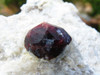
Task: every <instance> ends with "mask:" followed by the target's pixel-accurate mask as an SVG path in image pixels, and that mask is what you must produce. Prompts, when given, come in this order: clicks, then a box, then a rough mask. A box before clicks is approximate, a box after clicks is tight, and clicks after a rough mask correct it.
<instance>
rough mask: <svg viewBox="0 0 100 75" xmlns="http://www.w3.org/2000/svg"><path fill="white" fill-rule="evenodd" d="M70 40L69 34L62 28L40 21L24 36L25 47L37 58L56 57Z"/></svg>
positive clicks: (48, 58)
mask: <svg viewBox="0 0 100 75" xmlns="http://www.w3.org/2000/svg"><path fill="white" fill-rule="evenodd" d="M70 42H71V37H70V35H69V34H68V33H67V32H66V31H65V30H64V29H62V28H60V27H55V26H53V25H51V24H48V23H45V22H44V23H41V24H40V25H38V26H36V27H35V28H33V29H31V30H30V31H29V32H28V34H27V35H26V37H25V47H26V49H27V50H28V51H30V52H32V53H33V54H34V55H35V56H37V57H38V58H44V59H47V60H50V59H52V58H55V57H57V56H58V55H59V54H60V53H62V51H63V50H64V48H65V46H66V45H68V44H69V43H70Z"/></svg>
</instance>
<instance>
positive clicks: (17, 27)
mask: <svg viewBox="0 0 100 75" xmlns="http://www.w3.org/2000/svg"><path fill="white" fill-rule="evenodd" d="M42 22H48V23H50V24H53V25H56V26H59V27H62V28H64V29H65V30H66V32H68V33H69V35H70V36H71V37H72V41H71V43H70V44H69V45H68V46H66V48H65V50H64V52H63V53H61V54H60V55H59V56H58V57H56V58H54V59H52V60H50V61H46V60H44V59H38V58H37V57H36V56H34V55H32V54H31V53H29V52H27V50H26V49H25V47H24V39H25V36H26V34H27V32H28V31H29V30H30V29H32V28H33V27H35V26H37V25H38V24H40V23H42ZM0 75H100V33H99V32H97V31H96V30H95V29H94V28H91V27H89V26H87V25H86V24H85V23H84V22H83V21H82V20H81V19H80V17H79V16H78V10H77V9H76V7H75V6H74V5H73V4H72V3H68V2H63V1H62V0H27V3H26V4H24V5H23V6H22V7H21V12H20V13H19V14H16V15H12V16H9V17H5V16H2V15H0Z"/></svg>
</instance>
